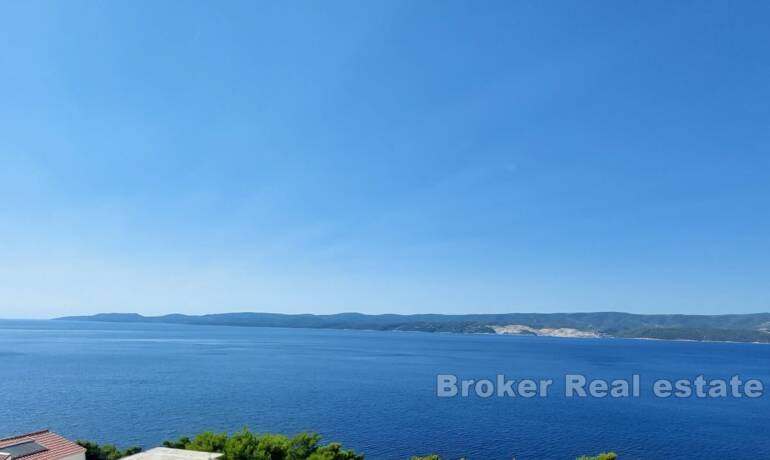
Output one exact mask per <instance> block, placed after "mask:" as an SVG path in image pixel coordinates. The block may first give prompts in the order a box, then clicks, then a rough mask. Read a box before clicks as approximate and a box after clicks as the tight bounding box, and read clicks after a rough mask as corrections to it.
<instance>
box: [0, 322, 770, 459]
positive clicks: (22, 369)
mask: <svg viewBox="0 0 770 460" xmlns="http://www.w3.org/2000/svg"><path fill="white" fill-rule="evenodd" d="M440 375H444V376H446V375H450V376H454V377H455V378H457V380H458V382H461V381H462V380H474V381H478V380H490V381H495V380H496V379H497V376H498V375H501V376H504V378H506V379H511V380H514V381H515V382H518V381H521V380H524V379H533V380H553V384H552V386H551V387H550V391H549V392H548V394H547V395H543V396H541V395H536V396H532V397H523V396H522V395H520V394H517V396H513V397H512V396H510V395H508V394H503V395H502V396H498V394H497V391H496V392H495V394H494V395H492V396H489V397H481V396H479V395H478V394H477V393H476V392H475V391H474V390H473V388H474V387H469V388H470V390H469V395H468V397H462V392H461V391H458V395H457V396H455V397H439V396H438V393H437V386H438V381H439V377H438V376H440ZM568 375H572V376H574V375H582V376H584V377H585V379H586V381H587V382H588V381H592V380H597V379H599V380H604V381H609V380H618V379H619V380H625V381H631V380H632V379H633V376H634V375H638V376H639V380H640V385H639V387H640V388H639V395H638V396H633V395H632V396H629V397H611V396H605V397H599V396H591V395H588V396H587V397H580V396H579V395H574V394H573V396H572V397H568V396H567V395H566V384H565V376H568ZM699 375H703V376H704V378H705V379H707V380H713V379H729V378H731V377H733V376H736V375H737V376H739V377H740V378H741V379H743V380H748V379H756V380H758V381H760V382H762V383H763V384H764V386H765V387H767V388H768V391H770V345H761V344H748V343H705V342H680V341H652V340H625V339H578V338H555V337H527V336H496V335H483V334H443V333H421V332H382V331H354V330H328V329H282V328H252V327H226V326H225V327H217V326H189V325H175V324H142V323H100V322H67V321H21V320H0V437H3V436H8V435H13V434H19V433H25V432H30V431H35V430H40V429H46V428H47V429H51V430H54V431H56V432H58V433H60V434H62V435H64V436H66V437H69V438H71V439H83V440H91V441H96V442H100V443H112V444H117V445H118V446H120V447H127V446H133V445H139V446H143V447H144V448H151V447H155V446H158V445H160V444H161V443H162V442H163V441H164V440H168V439H174V438H178V437H179V436H183V435H194V434H195V433H198V432H201V431H217V432H234V431H237V430H240V429H242V428H244V427H248V428H250V429H251V430H253V431H258V432H270V433H286V434H294V433H297V432H301V431H314V432H318V433H320V434H321V435H322V436H323V439H324V440H325V441H338V442H341V443H342V444H343V445H344V446H345V447H349V448H353V449H355V450H356V451H359V452H363V453H365V454H366V458H367V459H371V460H378V459H384V460H396V459H409V458H410V457H411V456H412V455H426V454H430V453H436V454H440V455H441V456H442V458H443V459H457V458H459V457H461V456H464V457H465V458H467V459H468V460H490V459H492V460H494V459H506V460H510V459H512V458H516V459H517V460H527V459H536V460H543V459H546V460H547V459H560V460H561V459H574V458H576V457H578V456H579V455H582V454H596V453H599V452H602V451H614V452H617V453H618V454H619V458H620V460H633V459H640V460H642V459H643V460H655V459H671V458H688V459H700V460H709V459H713V460H716V459H719V460H740V459H752V460H755V459H768V458H770V431H768V426H770V396H768V395H766V394H764V393H763V394H762V395H761V396H758V397H753V398H748V397H746V396H745V395H743V397H734V396H733V395H732V394H730V395H729V396H727V397H722V396H716V397H705V398H701V397H697V396H695V395H693V396H691V397H688V398H678V397H673V396H672V397H668V398H664V397H658V396H656V395H655V393H654V391H653V385H654V382H655V381H657V380H661V379H667V380H670V381H674V380H680V379H684V380H688V381H692V380H694V379H695V378H697V377H698V376H699ZM599 386H601V384H599ZM755 396H756V395H755Z"/></svg>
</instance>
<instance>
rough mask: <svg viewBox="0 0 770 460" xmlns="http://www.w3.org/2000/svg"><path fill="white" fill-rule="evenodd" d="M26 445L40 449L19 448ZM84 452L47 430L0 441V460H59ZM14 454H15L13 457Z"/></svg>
mask: <svg viewBox="0 0 770 460" xmlns="http://www.w3.org/2000/svg"><path fill="white" fill-rule="evenodd" d="M28 443H35V444H37V445H39V447H41V448H42V449H29V448H20V447H21V445H23V444H28ZM85 451H86V449H85V448H84V447H81V446H79V445H77V444H75V443H74V442H72V441H70V440H68V439H65V438H63V437H61V436H59V435H58V434H56V433H52V432H50V431H48V430H45V431H36V432H34V433H27V434H21V435H18V436H11V437H10V438H3V439H0V460H18V459H22V458H23V459H24V460H60V459H62V458H65V457H69V456H71V455H75V454H80V453H83V452H85ZM14 452H17V453H16V454H15V455H14ZM27 452H29V453H27Z"/></svg>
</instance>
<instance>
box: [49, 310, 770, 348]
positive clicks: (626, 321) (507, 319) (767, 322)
mask: <svg viewBox="0 0 770 460" xmlns="http://www.w3.org/2000/svg"><path fill="white" fill-rule="evenodd" d="M57 320H69V321H107V322H121V323H173V324H190V325H209V326H242V327H287V328H316V329H358V330H377V331H421V332H454V333H485V334H502V335H531V336H550V337H586V338H590V337H594V338H596V337H619V338H643V339H662V340H699V341H718V342H758V343H770V313H755V314H735V315H637V314H632V313H618V312H597V313H505V314H470V315H440V314H419V315H390V314H389V315H365V314H361V313H340V314H335V315H312V314H301V315H288V314H279V313H221V314H211V315H200V316H192V315H181V314H172V315H165V316H142V315H139V314H136V313H102V314H97V315H93V316H68V317H63V318H57Z"/></svg>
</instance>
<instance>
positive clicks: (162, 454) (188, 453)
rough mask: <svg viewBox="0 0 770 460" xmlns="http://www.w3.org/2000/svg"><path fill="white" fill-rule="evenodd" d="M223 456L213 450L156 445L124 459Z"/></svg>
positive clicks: (195, 459) (177, 459)
mask: <svg viewBox="0 0 770 460" xmlns="http://www.w3.org/2000/svg"><path fill="white" fill-rule="evenodd" d="M221 456H222V454H216V453H213V452H198V451H195V450H184V449H171V448H168V447H156V448H154V449H150V450H147V451H144V452H140V453H138V454H136V455H131V456H128V457H125V458H123V459H122V460H216V459H218V458H220V457H221Z"/></svg>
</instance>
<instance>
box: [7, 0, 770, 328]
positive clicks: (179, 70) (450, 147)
mask: <svg viewBox="0 0 770 460" xmlns="http://www.w3.org/2000/svg"><path fill="white" fill-rule="evenodd" d="M768 20H770V3H766V2H749V1H746V2H735V1H724V2H705V1H703V2H701V1H698V2H694V1H693V2H687V1H681V2H630V1H628V2H617V1H591V2H576V1H565V2H536V1H530V2H520V1H519V2H514V1H504V2H491V1H490V2H470V1H467V2H458V1H446V2H444V1H442V2H439V1H422V2H415V1H403V2H400V1H395V0H392V1H391V0H389V1H381V2H374V1H367V2H361V1H350V2H342V1H331V2H253V1H248V2H216V3H211V2H193V1H189V2H173V1H163V2H157V1H133V2H128V1H124V2H120V1H116V2H96V1H89V2H78V1H71V2H53V1H52V2H40V1H7V2H2V4H0V68H1V69H2V72H0V94H1V95H2V98H0V317H39V318H44V317H51V316H56V315H65V314H87V313H95V312H102V311H136V312H140V313H145V314H161V313H170V312H185V313H209V312H223V311H274V312H316V313H330V312H340V311H362V312H369V313H380V312H395V313H415V312H446V313H465V312H467V313H471V312H516V311H527V312H546V311H598V310H602V311H603V310H619V311H631V312H643V313H652V312H656V313H657V312H662V313H728V312H736V313H739V312H757V311H768V310H770V283H769V282H768V281H769V280H770V104H768V100H770V85H768V82H770V48H769V47H768V46H767V44H768V43H770V28H768V27H767V23H768Z"/></svg>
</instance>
